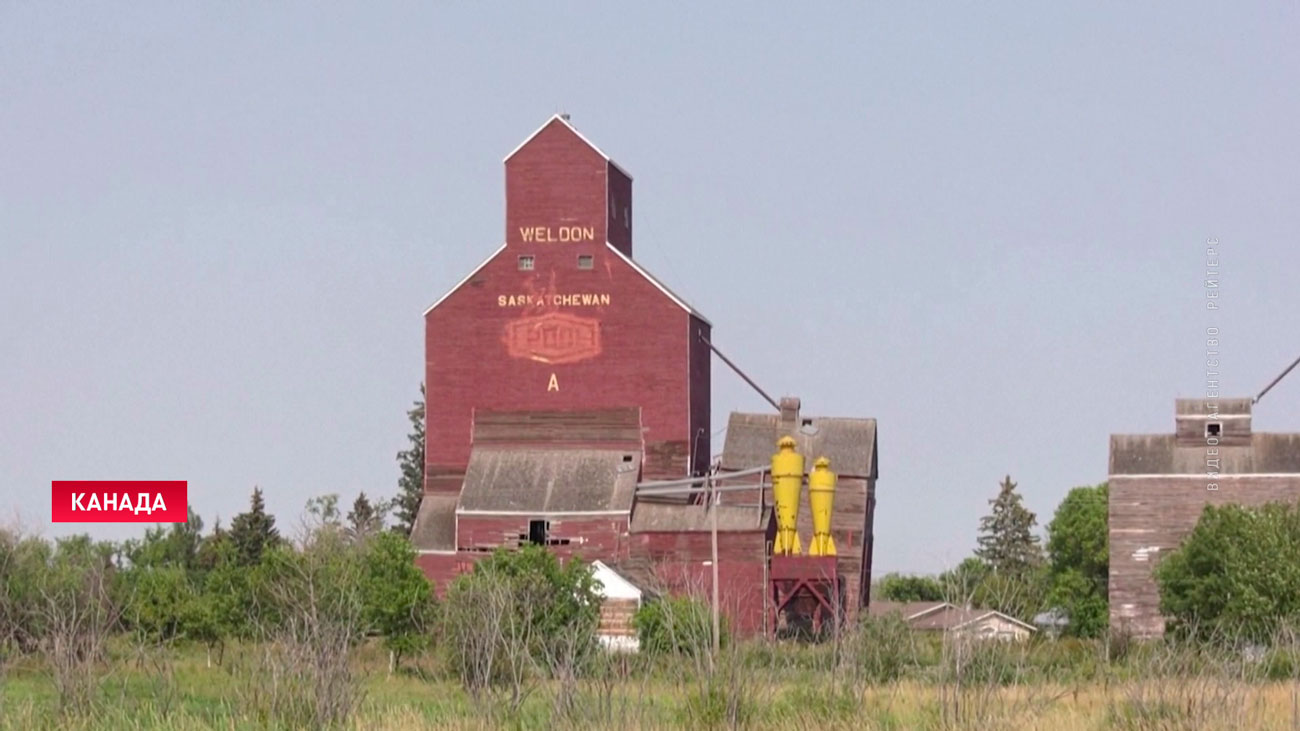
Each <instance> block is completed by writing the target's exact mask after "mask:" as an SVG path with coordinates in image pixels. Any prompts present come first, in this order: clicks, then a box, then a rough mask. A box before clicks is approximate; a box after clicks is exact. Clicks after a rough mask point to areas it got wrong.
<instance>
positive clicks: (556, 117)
mask: <svg viewBox="0 0 1300 731" xmlns="http://www.w3.org/2000/svg"><path fill="white" fill-rule="evenodd" d="M557 122H558V123H559V124H562V125H564V127H565V128H566V129H568V130H569V131H570V132H572V133H573V134H574V135H576V136H577V137H578V139H580V140H582V141H583V143H584V144H586V145H587V147H590V148H591V149H592V150H593V151H595V153H596V154H597V155H600V156H601V158H602V159H604V160H605V162H607V163H609V164H610V165H613V166H614V167H615V168H616V169H617V170H618V171H619V172H620V173H623V174H624V175H626V176H627V179H628V180H631V179H632V174H631V173H629V172H628V171H626V170H624V169H623V167H622V166H621V165H619V164H618V163H616V162H614V159H613V158H612V157H610V156H609V155H606V154H605V151H604V150H602V149H600V148H599V147H597V146H596V143H594V142H592V141H591V140H589V139H587V137H586V135H584V134H582V133H581V132H579V131H578V128H577V127H574V126H573V123H572V122H570V121H569V120H568V119H565V115H563V114H553V115H551V118H550V119H548V120H546V121H545V122H543V123H542V126H540V127H538V128H537V129H535V130H533V133H532V134H530V135H528V136H527V137H525V138H524V141H523V142H520V143H519V144H518V145H515V149H513V150H511V151H510V152H509V153H508V154H507V155H506V156H505V157H504V158H502V159H501V162H502V163H503V164H504V163H507V162H510V158H512V157H514V156H515V155H517V154H518V153H519V151H520V150H522V149H524V147H526V146H527V145H528V143H529V142H532V141H533V138H534V137H536V136H537V135H539V134H541V133H542V130H544V129H546V128H547V127H550V126H551V125H552V124H555V123H557Z"/></svg>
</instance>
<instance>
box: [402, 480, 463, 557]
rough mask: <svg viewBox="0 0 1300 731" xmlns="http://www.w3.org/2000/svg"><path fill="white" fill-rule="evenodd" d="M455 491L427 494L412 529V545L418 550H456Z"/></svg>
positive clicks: (456, 496)
mask: <svg viewBox="0 0 1300 731" xmlns="http://www.w3.org/2000/svg"><path fill="white" fill-rule="evenodd" d="M458 498H459V496H458V495H456V494H454V493H449V494H446V495H425V496H424V499H423V500H421V501H420V512H419V513H418V514H416V516H415V526H414V527H413V528H412V529H411V545H413V546H414V547H415V550H417V551H454V550H456V501H457V499H458Z"/></svg>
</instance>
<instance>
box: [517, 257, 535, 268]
mask: <svg viewBox="0 0 1300 731" xmlns="http://www.w3.org/2000/svg"><path fill="white" fill-rule="evenodd" d="M532 270H533V257H531V256H521V257H519V271H521V272H531V271H532Z"/></svg>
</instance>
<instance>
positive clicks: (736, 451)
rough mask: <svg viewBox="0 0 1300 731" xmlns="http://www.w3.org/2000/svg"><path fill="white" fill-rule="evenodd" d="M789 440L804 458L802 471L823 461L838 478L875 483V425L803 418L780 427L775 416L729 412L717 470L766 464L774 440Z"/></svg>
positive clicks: (869, 420) (872, 422)
mask: <svg viewBox="0 0 1300 731" xmlns="http://www.w3.org/2000/svg"><path fill="white" fill-rule="evenodd" d="M787 435H789V436H791V437H794V440H795V442H796V444H797V447H796V448H797V449H798V450H799V453H800V454H802V455H804V456H805V457H806V459H805V460H804V470H805V471H811V470H812V468H813V460H814V459H816V458H817V457H828V458H830V461H831V469H832V470H834V471H835V472H836V473H838V474H839V475H840V476H841V477H864V478H869V479H874V478H875V477H876V476H877V472H876V420H875V419H845V418H830V417H818V416H814V417H805V418H802V419H799V420H798V422H796V423H793V424H786V423H782V421H781V416H780V414H749V413H741V412H732V414H731V418H730V419H729V420H728V421H727V437H726V442H725V444H724V446H723V448H722V468H723V469H727V470H743V469H747V468H750V467H758V466H761V465H765V464H768V463H769V462H770V461H771V459H772V453H773V452H775V451H776V441H777V440H778V439H780V438H781V437H783V436H787Z"/></svg>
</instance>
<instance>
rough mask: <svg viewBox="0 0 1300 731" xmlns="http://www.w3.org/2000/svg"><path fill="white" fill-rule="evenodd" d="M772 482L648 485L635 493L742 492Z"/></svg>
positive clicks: (646, 495) (691, 493)
mask: <svg viewBox="0 0 1300 731" xmlns="http://www.w3.org/2000/svg"><path fill="white" fill-rule="evenodd" d="M771 486H772V484H771V483H769V482H764V483H763V484H761V485H715V486H714V487H712V488H699V487H648V488H646V489H644V490H641V489H638V490H637V491H636V493H635V494H637V495H640V496H642V497H649V496H651V495H694V494H698V493H702V492H705V491H706V490H710V491H713V492H740V491H742V490H759V489H766V488H769V487H771Z"/></svg>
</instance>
